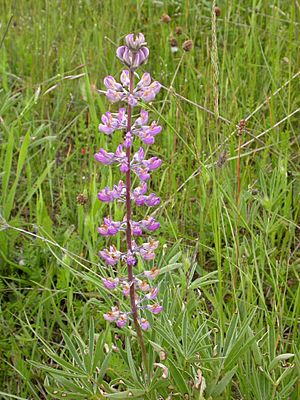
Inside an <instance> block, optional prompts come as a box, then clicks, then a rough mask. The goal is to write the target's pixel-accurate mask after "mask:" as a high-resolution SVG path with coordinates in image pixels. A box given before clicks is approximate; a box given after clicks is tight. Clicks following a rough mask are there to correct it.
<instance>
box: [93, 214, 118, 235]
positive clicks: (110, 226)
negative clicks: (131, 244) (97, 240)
mask: <svg viewBox="0 0 300 400" xmlns="http://www.w3.org/2000/svg"><path fill="white" fill-rule="evenodd" d="M120 227H121V222H114V221H112V220H111V218H104V224H102V225H101V226H100V227H99V228H98V232H99V233H100V235H102V236H112V235H115V234H116V233H118V232H119V230H120Z"/></svg>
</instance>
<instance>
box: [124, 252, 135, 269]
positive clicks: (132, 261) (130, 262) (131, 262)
mask: <svg viewBox="0 0 300 400" xmlns="http://www.w3.org/2000/svg"><path fill="white" fill-rule="evenodd" d="M126 263H127V265H129V266H134V265H135V264H136V258H135V257H134V255H133V254H132V252H131V251H130V250H129V251H128V253H127V255H126Z"/></svg>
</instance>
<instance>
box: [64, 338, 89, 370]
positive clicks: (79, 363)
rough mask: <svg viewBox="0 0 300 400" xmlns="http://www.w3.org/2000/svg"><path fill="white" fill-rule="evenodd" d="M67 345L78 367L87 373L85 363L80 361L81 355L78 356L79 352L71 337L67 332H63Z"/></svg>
mask: <svg viewBox="0 0 300 400" xmlns="http://www.w3.org/2000/svg"><path fill="white" fill-rule="evenodd" d="M62 335H63V338H64V341H65V344H66V347H67V349H68V350H69V352H70V354H71V356H72V357H73V359H74V360H75V361H76V363H77V365H78V366H79V367H80V368H81V369H82V370H83V371H85V365H84V363H83V361H82V360H81V359H80V357H79V355H78V351H77V350H76V348H75V346H74V344H73V343H72V341H71V339H70V337H69V335H68V334H67V333H66V332H62Z"/></svg>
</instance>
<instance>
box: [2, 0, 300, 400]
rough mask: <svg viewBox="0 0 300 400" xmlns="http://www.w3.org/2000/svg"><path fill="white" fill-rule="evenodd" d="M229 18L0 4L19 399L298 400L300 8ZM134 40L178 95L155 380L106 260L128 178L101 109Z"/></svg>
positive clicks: (167, 174) (166, 116) (8, 334)
mask: <svg viewBox="0 0 300 400" xmlns="http://www.w3.org/2000/svg"><path fill="white" fill-rule="evenodd" d="M213 3H214V2H213V1H208V0H207V1H206V0H198V1H197V0H168V1H167V0H165V1H163V0H162V1H159V0H157V1H151V0H145V1H143V0H122V1H121V0H103V1H97V0H78V1H58V0H57V1H56V0H55V1H48V0H44V1H43V0H18V1H17V2H16V7H15V9H14V4H13V2H12V1H1V2H0V11H1V12H0V15H1V29H0V37H1V38H2V37H3V35H4V33H5V29H6V27H7V24H8V22H9V19H10V17H11V15H12V12H14V16H13V18H12V19H11V21H10V22H11V23H10V25H9V28H8V31H7V34H6V35H5V38H4V41H3V44H2V47H1V49H0V71H1V88H0V164H1V167H0V187H1V193H0V196H1V203H0V218H1V220H0V266H1V268H0V307H1V308H0V318H1V323H0V359H1V368H0V398H1V399H51V398H53V399H63V398H69V399H72V400H76V399H104V398H111V399H127V398H128V399H130V398H136V399H151V400H157V399H199V400H200V399H202V400H204V399H205V400H209V399H211V400H214V399H216V400H218V399H224V400H231V399H232V400H238V399H240V400H241V399H244V400H250V399H255V400H275V399H276V400H284V399H291V400H297V399H299V397H300V380H299V379H300V351H299V344H300V337H299V322H300V320H299V318H300V286H299V274H300V236H299V228H300V227H299V211H300V206H299V204H300V203H299V189H300V184H299V112H300V105H299V104H300V92H299V77H300V71H299V70H300V63H299V61H300V53H299V33H300V18H299V16H300V6H299V2H297V1H285V0H276V1H271V0H265V1H259V0H251V1H250V0H244V1H238V0H227V1H225V0H220V2H219V3H218V6H219V8H220V9H219V10H218V11H217V16H216V18H215V17H214V14H212V6H213V5H214V4H213ZM219 11H220V12H219ZM163 14H167V15H168V16H169V17H170V19H168V18H167V17H166V15H165V16H164V17H163V18H162V16H163ZM130 32H143V33H144V35H145V37H146V40H147V42H148V47H149V48H150V58H149V63H148V64H147V66H146V67H145V70H147V71H150V72H151V75H152V76H153V77H154V79H156V80H158V81H159V82H161V83H162V85H163V88H162V89H161V92H160V94H159V95H158V96H157V98H156V99H155V101H154V102H152V103H150V104H147V106H146V107H147V109H148V110H149V111H151V113H152V116H154V119H156V120H158V121H159V123H160V124H161V125H162V126H163V132H162V133H161V134H160V135H158V136H157V139H156V143H155V145H154V146H153V148H154V149H155V155H157V156H159V157H160V158H161V159H163V160H164V163H163V165H162V167H161V168H160V170H159V171H158V172H156V173H155V174H153V177H152V179H151V187H153V189H154V190H155V192H156V193H158V194H159V196H160V197H161V198H162V203H161V205H160V206H159V207H158V208H157V209H155V211H154V215H155V216H156V217H157V218H158V220H159V221H160V223H161V229H160V231H159V234H158V235H157V238H158V239H159V240H160V253H159V255H158V258H157V259H156V265H157V266H158V267H159V268H161V269H162V271H161V274H160V276H159V278H158V281H159V285H160V300H161V301H162V303H163V306H164V312H163V313H161V314H160V315H158V316H155V318H153V320H152V321H151V325H152V329H151V330H150V331H148V332H146V333H145V342H146V346H147V351H148V355H149V360H150V365H151V368H152V371H153V376H152V378H151V379H150V380H149V379H148V380H147V379H145V377H144V374H143V373H142V371H141V354H140V349H139V346H138V343H137V340H136V334H135V332H134V330H132V329H129V328H124V329H123V330H120V329H118V328H115V327H114V326H111V325H109V324H108V323H107V322H106V321H105V320H104V318H103V313H104V312H106V311H107V309H108V308H110V305H113V304H114V303H115V302H116V301H117V302H120V303H122V302H123V300H122V299H117V298H115V297H114V296H111V295H110V294H109V293H108V292H107V291H106V290H105V289H104V288H103V284H102V281H101V277H103V276H107V267H105V265H104V264H103V263H102V261H101V260H100V259H99V256H98V252H99V250H100V249H102V248H103V247H105V244H107V243H108V242H107V239H105V238H102V237H100V236H99V234H98V233H97V227H98V226H99V225H100V223H101V221H102V219H103V217H105V216H106V213H107V208H106V206H104V205H103V204H101V203H100V202H99V201H98V200H97V193H98V192H99V189H101V188H103V187H104V186H106V185H108V186H111V185H112V184H113V183H115V182H116V181H117V180H118V179H117V178H118V173H117V175H116V174H115V172H114V176H112V172H111V170H110V169H108V168H104V167H101V166H99V165H97V164H96V163H95V161H94V159H93V154H94V153H95V152H96V151H98V149H99V147H100V146H101V147H104V148H108V147H109V146H110V148H115V147H116V146H117V145H118V144H119V141H120V137H121V136H120V135H121V134H120V133H119V134H116V136H113V137H112V139H109V138H107V136H105V135H103V134H102V133H100V132H99V131H98V124H99V122H100V118H101V114H103V113H104V112H105V111H106V110H107V102H106V99H105V97H102V96H101V95H99V93H97V89H103V78H104V77H105V76H106V75H114V76H115V77H116V78H118V77H119V74H120V71H121V70H122V66H121V64H120V63H119V62H118V61H117V60H116V57H115V51H116V47H117V46H118V45H120V43H121V41H122V40H123V38H124V35H126V34H128V33H130ZM186 40H192V42H193V46H192V48H188V49H187V48H186V50H189V51H184V50H183V48H182V46H183V43H184V42H185V41H186ZM171 45H172V46H171ZM176 47H177V48H178V51H174V50H175V48H176ZM111 109H115V108H114V106H112V107H111ZM242 119H243V120H245V121H246V125H245V126H244V125H243V123H242V128H241V129H238V128H237V127H238V126H239V124H240V121H241V120H242ZM240 126H241V124H240ZM238 149H239V150H240V151H238ZM239 154H240V157H239ZM239 161H240V162H239ZM239 164H240V174H239V172H238V170H239V167H238V165H239ZM116 176H117V178H116ZM239 186H240V189H239ZM152 211H153V210H149V211H148V214H150V212H152ZM141 212H142V211H141ZM110 214H111V215H112V216H113V217H115V218H116V219H118V218H120V217H121V216H123V210H122V209H120V207H119V206H118V205H115V204H113V205H112V206H110ZM140 216H141V217H143V214H141V215H140ZM154 236H155V235H154ZM121 240H123V238H122V237H121V236H119V237H118V241H119V242H120V241H121ZM137 268H140V269H142V266H141V265H139V266H138V267H137ZM125 302H126V301H124V303H125ZM154 364H155V365H154ZM163 374H164V375H163ZM162 375H163V376H162Z"/></svg>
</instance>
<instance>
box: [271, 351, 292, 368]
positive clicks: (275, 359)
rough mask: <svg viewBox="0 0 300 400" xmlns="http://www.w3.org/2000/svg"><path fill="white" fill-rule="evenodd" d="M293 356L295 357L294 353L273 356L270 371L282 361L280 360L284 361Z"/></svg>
mask: <svg viewBox="0 0 300 400" xmlns="http://www.w3.org/2000/svg"><path fill="white" fill-rule="evenodd" d="M292 357H295V354H294V353H285V354H279V356H277V357H275V358H273V360H272V361H271V362H270V365H269V371H271V370H272V369H273V368H275V367H276V365H277V364H278V363H279V362H280V361H284V360H288V359H290V358H292Z"/></svg>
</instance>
